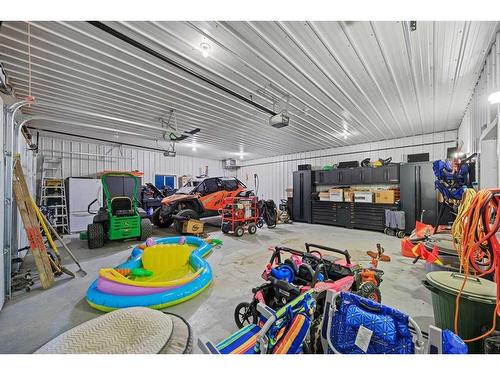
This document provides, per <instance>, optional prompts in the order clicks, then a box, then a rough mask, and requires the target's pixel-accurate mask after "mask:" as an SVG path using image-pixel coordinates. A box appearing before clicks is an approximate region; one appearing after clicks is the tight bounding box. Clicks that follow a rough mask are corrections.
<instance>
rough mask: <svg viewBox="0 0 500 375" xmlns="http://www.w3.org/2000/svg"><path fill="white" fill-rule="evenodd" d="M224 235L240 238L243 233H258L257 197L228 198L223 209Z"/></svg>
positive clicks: (222, 226) (222, 227)
mask: <svg viewBox="0 0 500 375" xmlns="http://www.w3.org/2000/svg"><path fill="white" fill-rule="evenodd" d="M221 215H222V225H221V230H222V232H223V233H233V234H235V235H236V236H238V237H241V236H243V233H245V231H246V232H248V234H255V232H257V220H258V218H259V212H258V209H257V197H227V198H225V199H224V206H223V208H222V212H221Z"/></svg>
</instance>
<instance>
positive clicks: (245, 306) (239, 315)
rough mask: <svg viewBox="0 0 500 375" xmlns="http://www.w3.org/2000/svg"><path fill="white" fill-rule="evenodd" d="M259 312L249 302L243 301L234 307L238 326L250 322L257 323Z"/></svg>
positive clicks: (241, 326)
mask: <svg viewBox="0 0 500 375" xmlns="http://www.w3.org/2000/svg"><path fill="white" fill-rule="evenodd" d="M257 319H258V314H257V311H256V310H255V307H254V306H253V305H252V304H251V303H248V302H241V303H239V304H238V306H236V308H235V309H234V322H235V323H236V326H237V327H238V328H243V327H244V326H247V325H249V324H257Z"/></svg>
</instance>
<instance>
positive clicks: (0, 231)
mask: <svg viewBox="0 0 500 375" xmlns="http://www.w3.org/2000/svg"><path fill="white" fill-rule="evenodd" d="M6 112H7V107H5V106H4V105H3V100H2V97H1V96H0V151H1V154H2V155H3V152H4V148H5V143H4V141H5V138H4V133H5V127H4V122H5V117H6ZM4 171H5V157H4V158H3V165H2V166H1V168H0V181H5V179H4ZM0 202H1V203H0V217H1V218H5V217H4V209H5V207H4V202H5V201H4V189H0ZM5 236H6V233H5V230H4V227H3V226H2V227H0V244H1V247H0V248H1V249H2V252H1V254H0V270H1V272H3V274H2V275H1V277H0V309H1V308H2V306H3V304H4V302H5V295H6V294H7V280H9V281H10V273H8V272H7V271H8V270H7V262H6V260H7V253H5V250H4V249H5V246H4V240H5V238H6V237H5ZM9 269H10V267H9ZM9 289H10V288H9Z"/></svg>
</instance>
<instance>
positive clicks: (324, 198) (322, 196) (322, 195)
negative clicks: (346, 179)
mask: <svg viewBox="0 0 500 375" xmlns="http://www.w3.org/2000/svg"><path fill="white" fill-rule="evenodd" d="M318 197H319V200H320V201H330V193H329V192H328V191H321V192H320V193H319V194H318Z"/></svg>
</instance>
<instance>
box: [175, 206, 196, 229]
mask: <svg viewBox="0 0 500 375" xmlns="http://www.w3.org/2000/svg"><path fill="white" fill-rule="evenodd" d="M177 215H178V216H183V217H185V218H188V219H198V218H199V215H198V212H196V211H195V210H191V209H190V208H188V209H186V210H180V211H179V212H178V213H177ZM183 224H184V222H183V221H180V220H175V221H174V228H175V230H176V231H177V233H179V234H182V233H183V231H182V226H183Z"/></svg>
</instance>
